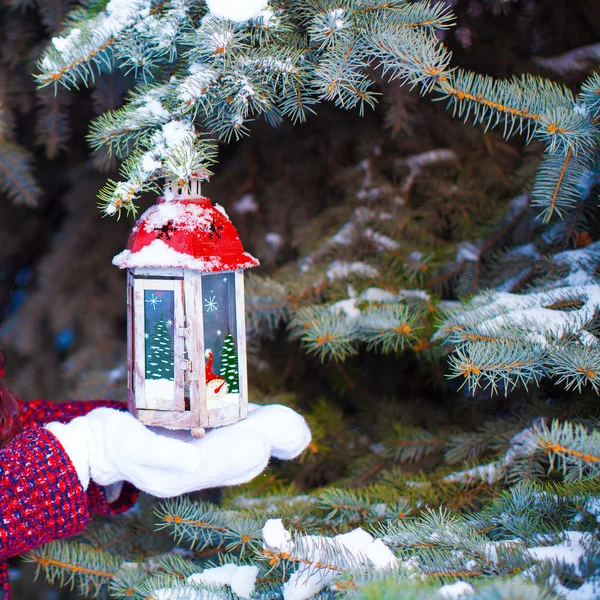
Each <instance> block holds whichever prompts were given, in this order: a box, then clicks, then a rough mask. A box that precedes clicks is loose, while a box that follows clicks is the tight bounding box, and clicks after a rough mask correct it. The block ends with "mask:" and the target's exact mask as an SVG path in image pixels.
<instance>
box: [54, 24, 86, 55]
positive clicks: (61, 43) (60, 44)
mask: <svg viewBox="0 0 600 600" xmlns="http://www.w3.org/2000/svg"><path fill="white" fill-rule="evenodd" d="M80 34H81V29H77V27H75V28H73V29H71V31H70V32H69V34H68V35H66V36H65V37H61V36H58V37H55V38H52V45H53V46H54V47H55V48H56V49H57V50H58V51H59V52H64V51H65V50H66V49H67V48H68V47H69V46H73V45H75V44H76V43H77V40H78V39H79V35H80Z"/></svg>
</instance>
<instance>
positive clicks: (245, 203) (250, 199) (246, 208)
mask: <svg viewBox="0 0 600 600" xmlns="http://www.w3.org/2000/svg"><path fill="white" fill-rule="evenodd" d="M257 210H258V204H257V203H256V200H255V199H254V196H253V195H252V194H244V195H243V196H242V197H241V198H240V199H239V200H238V201H237V202H235V203H234V205H233V212H235V213H238V214H240V215H243V214H244V213H249V212H256V211H257Z"/></svg>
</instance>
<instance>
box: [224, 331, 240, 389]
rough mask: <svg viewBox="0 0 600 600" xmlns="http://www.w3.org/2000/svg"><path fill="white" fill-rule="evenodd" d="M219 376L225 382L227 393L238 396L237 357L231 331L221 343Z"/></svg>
mask: <svg viewBox="0 0 600 600" xmlns="http://www.w3.org/2000/svg"><path fill="white" fill-rule="evenodd" d="M221 375H222V376H223V379H225V381H226V382H227V386H228V391H229V393H230V394H239V391H240V383H239V377H240V374H239V369H238V357H237V352H236V351H235V342H234V340H233V335H232V334H231V331H228V332H227V335H226V336H225V340H224V341H223V351H222V352H221Z"/></svg>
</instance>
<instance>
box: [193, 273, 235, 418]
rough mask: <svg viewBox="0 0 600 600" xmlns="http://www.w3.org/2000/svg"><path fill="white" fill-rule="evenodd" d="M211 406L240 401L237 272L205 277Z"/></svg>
mask: <svg viewBox="0 0 600 600" xmlns="http://www.w3.org/2000/svg"><path fill="white" fill-rule="evenodd" d="M202 305H203V321H204V347H205V351H206V354H207V356H206V387H207V401H208V409H209V410H211V409H217V408H223V407H225V406H230V405H236V404H239V402H240V382H239V358H238V342H237V322H236V306H235V274H234V273H211V274H208V275H203V277H202Z"/></svg>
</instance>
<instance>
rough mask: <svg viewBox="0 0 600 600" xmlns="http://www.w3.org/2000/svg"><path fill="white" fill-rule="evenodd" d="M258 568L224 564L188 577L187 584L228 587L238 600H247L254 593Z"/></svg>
mask: <svg viewBox="0 0 600 600" xmlns="http://www.w3.org/2000/svg"><path fill="white" fill-rule="evenodd" d="M257 576H258V567H255V566H249V565H235V564H225V565H221V566H220V567H213V568H210V569H205V570H204V571H202V573H195V574H194V575H190V576H189V577H188V579H187V580H188V582H189V583H196V584H208V585H212V586H215V585H216V586H218V587H224V586H226V585H228V586H229V587H230V588H231V591H232V592H234V593H235V594H237V595H238V596H239V597H240V598H244V599H248V598H250V596H251V595H252V592H253V591H254V585H255V584H256V578H257Z"/></svg>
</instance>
